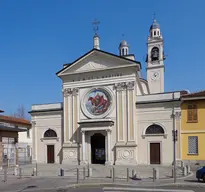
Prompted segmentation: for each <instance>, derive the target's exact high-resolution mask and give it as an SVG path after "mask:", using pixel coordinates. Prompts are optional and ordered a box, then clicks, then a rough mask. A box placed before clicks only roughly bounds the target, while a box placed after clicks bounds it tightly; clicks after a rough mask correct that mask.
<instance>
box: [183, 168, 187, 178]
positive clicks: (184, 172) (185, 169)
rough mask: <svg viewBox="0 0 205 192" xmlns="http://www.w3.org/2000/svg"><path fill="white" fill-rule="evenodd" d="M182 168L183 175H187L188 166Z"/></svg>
mask: <svg viewBox="0 0 205 192" xmlns="http://www.w3.org/2000/svg"><path fill="white" fill-rule="evenodd" d="M182 170H183V176H186V175H187V168H186V166H184V167H183V169H182Z"/></svg>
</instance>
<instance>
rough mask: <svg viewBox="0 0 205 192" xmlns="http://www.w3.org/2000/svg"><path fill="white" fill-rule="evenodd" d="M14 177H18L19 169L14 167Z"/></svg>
mask: <svg viewBox="0 0 205 192" xmlns="http://www.w3.org/2000/svg"><path fill="white" fill-rule="evenodd" d="M14 175H15V176H17V175H18V168H17V167H14Z"/></svg>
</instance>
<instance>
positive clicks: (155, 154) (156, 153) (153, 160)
mask: <svg viewBox="0 0 205 192" xmlns="http://www.w3.org/2000/svg"><path fill="white" fill-rule="evenodd" d="M160 154H161V152H160V143H150V164H160V163H161V158H160V157H161V155H160Z"/></svg>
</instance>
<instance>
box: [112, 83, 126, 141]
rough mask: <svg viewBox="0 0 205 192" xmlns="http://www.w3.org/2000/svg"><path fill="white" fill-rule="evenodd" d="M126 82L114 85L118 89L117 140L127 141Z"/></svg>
mask: <svg viewBox="0 0 205 192" xmlns="http://www.w3.org/2000/svg"><path fill="white" fill-rule="evenodd" d="M125 88H126V84H125V83H124V82H123V83H117V84H115V85H114V89H115V90H116V118H117V126H116V127H117V142H125V138H126V137H125V124H126V119H125V117H124V116H125V115H126V113H125V112H126V111H125V108H124V107H125V106H124V105H125V102H126V98H125V97H126V93H125V90H126V89H125Z"/></svg>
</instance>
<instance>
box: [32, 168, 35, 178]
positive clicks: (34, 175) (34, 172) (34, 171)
mask: <svg viewBox="0 0 205 192" xmlns="http://www.w3.org/2000/svg"><path fill="white" fill-rule="evenodd" d="M35 175H36V168H35V167H34V168H33V174H32V176H35Z"/></svg>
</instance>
